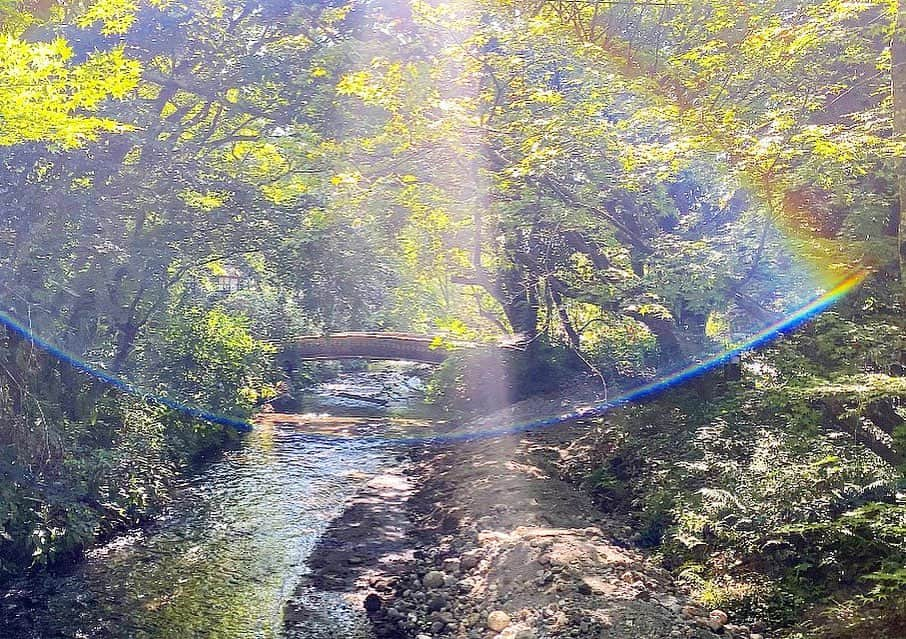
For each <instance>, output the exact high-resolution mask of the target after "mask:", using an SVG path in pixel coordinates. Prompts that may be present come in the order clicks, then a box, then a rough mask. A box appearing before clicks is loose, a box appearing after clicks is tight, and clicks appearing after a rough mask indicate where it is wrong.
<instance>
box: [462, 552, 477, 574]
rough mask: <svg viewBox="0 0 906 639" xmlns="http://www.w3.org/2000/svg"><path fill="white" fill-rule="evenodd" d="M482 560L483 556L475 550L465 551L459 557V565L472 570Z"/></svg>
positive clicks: (463, 568)
mask: <svg viewBox="0 0 906 639" xmlns="http://www.w3.org/2000/svg"><path fill="white" fill-rule="evenodd" d="M480 562H481V556H480V555H479V554H478V553H477V552H475V551H472V552H468V553H465V554H464V555H463V556H462V557H460V558H459V567H460V569H461V570H472V569H473V568H475V567H477V566H478V564H479V563H480Z"/></svg>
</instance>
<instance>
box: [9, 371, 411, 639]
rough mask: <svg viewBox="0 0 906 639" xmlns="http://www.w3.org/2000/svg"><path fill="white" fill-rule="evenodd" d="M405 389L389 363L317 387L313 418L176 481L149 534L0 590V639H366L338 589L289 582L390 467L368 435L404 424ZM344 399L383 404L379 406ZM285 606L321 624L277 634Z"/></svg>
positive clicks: (388, 455) (389, 443) (405, 380)
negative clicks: (334, 523)
mask: <svg viewBox="0 0 906 639" xmlns="http://www.w3.org/2000/svg"><path fill="white" fill-rule="evenodd" d="M388 389H390V392H389V394H388ZM418 391H419V384H418V380H417V378H415V377H411V376H409V375H408V373H407V372H406V371H405V369H402V368H400V367H393V366H384V367H381V368H378V369H376V370H374V369H369V371H366V372H362V373H350V374H345V375H343V376H342V377H340V378H339V379H337V380H335V381H333V382H332V383H330V384H324V385H322V386H320V387H318V388H317V389H316V390H315V393H314V394H313V396H312V398H311V399H310V400H309V402H308V405H307V406H306V411H309V410H312V411H317V412H310V413H308V414H306V415H298V416H292V417H288V418H287V421H274V422H273V423H271V422H268V424H267V425H262V426H260V427H258V428H256V429H255V430H254V431H253V432H252V433H251V434H249V435H248V436H247V437H245V438H244V439H243V441H242V443H241V445H240V446H238V447H237V448H235V449H232V450H228V451H226V452H224V453H223V454H222V455H220V456H219V457H218V458H217V459H215V460H214V461H212V462H208V463H207V464H205V465H204V466H203V467H201V468H200V469H199V470H197V471H196V472H195V473H193V474H191V475H189V476H187V477H186V478H185V479H184V480H183V481H182V483H181V484H180V485H179V486H178V487H177V490H176V491H175V493H174V496H173V499H172V501H171V502H170V503H169V504H168V506H167V507H166V508H165V510H164V512H163V514H162V515H161V516H160V517H159V518H158V519H156V520H155V521H154V522H153V523H151V524H150V525H148V526H146V527H143V528H141V529H137V530H133V531H129V532H127V533H125V534H123V535H121V536H119V537H117V538H115V539H113V540H112V541H110V542H108V543H106V544H104V545H102V546H99V547H96V548H94V549H91V550H90V551H88V552H87V553H86V556H85V558H84V560H82V561H80V562H79V563H77V564H76V565H74V566H71V567H69V568H67V569H66V570H64V571H61V572H59V573H57V574H43V575H40V576H37V577H32V578H29V579H25V580H21V581H20V582H17V583H14V584H13V585H12V587H11V589H9V590H7V591H6V592H5V593H0V638H2V639H57V638H60V639H62V638H67V639H70V638H71V639H107V638H110V639H114V638H115V639H125V638H135V639H189V638H194V637H198V638H201V637H204V638H210V639H215V638H216V639H245V638H256V639H257V638H261V639H271V638H274V639H278V638H279V639H283V638H286V637H290V636H291V637H293V638H297V637H301V638H307V637H311V638H322V637H323V638H324V639H326V638H328V637H344V638H347V637H348V638H350V639H357V638H360V637H361V638H367V637H369V636H370V635H369V631H368V624H367V619H366V618H365V616H364V611H362V610H361V609H360V608H359V607H357V606H353V605H352V604H350V603H348V602H347V601H346V600H345V599H344V598H343V597H342V594H341V593H335V592H324V591H317V590H314V589H312V588H307V587H305V586H301V587H300V584H302V583H303V581H304V578H305V576H306V575H307V574H308V572H309V568H308V566H307V563H306V560H307V559H308V558H309V556H310V555H311V553H312V549H313V548H314V547H315V544H316V542H317V541H318V539H319V537H320V536H321V535H323V534H324V532H325V530H326V529H327V527H328V525H329V523H330V522H331V520H333V519H335V518H336V517H338V516H339V515H340V514H341V513H342V512H343V511H344V508H345V506H346V504H348V502H349V501H350V499H351V498H352V497H353V496H354V495H355V494H356V493H357V492H358V491H359V490H361V489H362V487H363V486H365V484H367V483H368V481H369V480H371V479H373V478H374V477H376V476H378V475H380V474H381V473H382V472H385V471H388V470H390V469H392V468H393V467H394V465H395V464H398V462H397V461H396V456H397V455H398V454H399V453H400V450H401V445H400V444H398V443H394V442H393V440H392V439H385V438H383V437H379V436H377V435H382V434H383V433H385V432H386V431H387V430H388V429H390V430H394V429H396V430H399V431H400V432H403V431H405V429H407V428H410V427H413V426H416V425H417V422H414V421H412V420H407V419H398V418H396V417H392V416H391V415H393V414H394V411H395V410H398V409H400V408H405V406H406V405H407V404H409V403H410V402H411V401H412V400H413V398H416V397H417V395H418ZM344 392H348V393H355V394H361V395H365V396H374V397H383V398H388V399H389V400H390V401H389V405H388V407H387V408H380V409H378V408H376V407H375V405H373V404H372V405H368V404H367V403H364V402H358V401H355V400H350V399H347V398H343V397H338V394H342V393H344ZM322 425H323V426H324V428H323V429H320V428H319V427H320V426H322ZM319 430H321V432H320V433H319V432H316V431H319ZM328 431H329V432H330V433H331V434H339V435H341V436H338V437H324V436H323V433H324V432H328ZM342 435H355V436H342ZM361 435H366V436H365V437H362V436H361ZM368 435H375V436H373V437H371V436H368ZM299 599H302V600H301V601H300V600H299ZM290 604H292V605H294V606H296V607H308V608H311V609H317V610H329V611H330V614H329V615H327V617H328V618H329V622H328V623H326V624H325V622H324V620H323V618H324V616H322V615H319V617H320V620H319V621H318V623H317V624H316V625H315V626H314V627H289V628H284V609H285V607H286V606H288V605H290Z"/></svg>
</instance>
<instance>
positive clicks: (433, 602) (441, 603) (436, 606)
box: [428, 595, 447, 612]
mask: <svg viewBox="0 0 906 639" xmlns="http://www.w3.org/2000/svg"><path fill="white" fill-rule="evenodd" d="M446 605H447V598H446V597H444V596H443V595H434V596H433V597H431V598H430V599H429V600H428V612H438V611H440V610H442V609H443V608H444V607H445V606H446Z"/></svg>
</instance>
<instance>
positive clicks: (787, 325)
mask: <svg viewBox="0 0 906 639" xmlns="http://www.w3.org/2000/svg"><path fill="white" fill-rule="evenodd" d="M867 275H868V272H867V271H861V272H858V273H854V274H852V275H850V276H849V277H847V278H846V279H844V280H843V281H841V282H840V283H838V284H837V285H836V286H834V287H833V288H832V289H830V290H829V291H827V292H826V293H824V294H822V295H820V296H818V297H816V298H815V299H813V300H812V301H810V302H808V303H807V304H805V305H804V306H801V307H800V308H798V309H797V310H795V311H793V312H792V313H791V314H790V315H788V316H786V317H785V318H784V319H783V320H781V321H779V322H777V323H775V324H772V325H770V326H768V327H766V328H764V329H763V330H761V331H760V332H758V333H757V334H755V335H754V336H752V337H751V338H749V339H748V340H746V341H745V342H743V343H741V344H739V345H737V346H735V347H733V348H731V349H729V350H726V351H724V352H722V353H720V354H718V355H715V356H714V357H711V358H710V359H707V360H705V361H703V362H700V363H697V364H692V365H690V366H687V367H686V368H683V369H681V370H679V371H677V372H675V373H673V374H671V375H669V376H667V377H665V378H663V379H661V380H659V381H656V382H652V383H650V384H646V385H644V386H640V387H638V388H636V389H633V390H631V391H629V392H627V393H625V394H623V395H620V396H619V397H616V398H614V399H610V400H607V401H605V402H602V403H600V404H597V405H595V406H589V407H585V408H580V409H576V410H574V411H571V412H568V413H564V414H561V415H557V416H555V417H548V418H545V419H539V420H534V421H530V422H524V423H521V424H514V425H510V426H507V427H504V428H497V429H492V430H485V431H480V432H459V433H456V432H454V433H447V434H444V435H433V436H425V437H403V438H400V439H399V440H398V441H402V442H407V443H419V442H425V441H466V440H472V439H480V438H484V437H496V436H500V435H506V434H510V433H518V432H525V431H529V430H535V429H538V428H546V427H549V426H555V425H557V424H563V423H565V422H571V421H576V420H579V419H588V418H591V417H598V416H600V415H603V414H604V413H606V412H608V411H610V410H612V409H614V408H618V407H620V406H625V405H626V404H629V403H630V402H633V401H637V400H639V399H644V398H646V397H650V396H651V395H654V394H656V393H659V392H661V391H664V390H667V389H668V388H671V387H673V386H676V385H678V384H681V383H683V382H685V381H687V380H689V379H692V378H694V377H696V376H698V375H701V374H703V373H706V372H708V371H710V370H712V369H714V368H716V367H718V366H721V365H723V364H725V363H726V362H728V361H729V360H731V359H732V358H734V357H736V356H738V355H740V354H742V353H745V352H747V351H751V350H754V349H756V348H758V347H760V346H764V345H765V344H767V343H769V342H771V341H773V340H774V339H776V338H777V337H780V336H781V335H785V334H786V333H789V332H790V331H792V330H794V329H796V328H798V327H799V326H801V325H802V324H804V323H805V322H807V321H808V320H810V319H812V318H813V317H815V316H817V315H818V314H820V313H821V312H822V311H824V310H826V309H827V308H829V307H830V306H832V305H833V304H834V303H835V302H837V301H838V300H840V299H841V298H843V297H844V296H845V295H846V294H847V293H849V292H850V291H852V290H853V289H854V288H856V287H857V286H858V285H859V284H860V283H861V282H862V281H863V280H864V279H865V277H866V276H867ZM0 323H2V324H4V325H5V326H6V327H7V328H9V329H10V330H12V331H14V332H15V333H17V334H19V335H21V336H22V337H24V338H25V339H27V340H28V341H29V342H31V343H32V344H34V345H35V346H37V347H38V348H40V349H42V350H44V351H46V352H47V353H49V354H51V355H53V356H54V357H57V358H58V359H60V360H62V361H64V362H66V363H67V364H69V365H71V366H73V367H74V368H76V369H78V370H80V371H82V372H84V373H87V374H89V375H92V376H93V377H95V378H97V379H99V380H101V381H103V382H105V383H108V384H110V385H112V386H114V387H115V388H118V389H120V390H122V391H123V392H126V393H130V394H132V395H136V396H140V397H142V398H144V399H145V400H147V401H149V402H152V403H157V404H160V405H162V406H166V407H167V408H171V409H173V410H177V411H179V412H181V413H183V414H184V415H187V416H188V417H191V418H195V419H203V420H206V421H209V422H212V423H214V424H219V425H222V426H230V427H232V428H235V429H237V430H240V431H243V432H249V431H251V430H252V425H251V424H250V423H249V422H248V421H246V420H243V419H237V418H235V417H228V416H226V415H221V414H217V413H214V412H211V411H208V410H205V409H202V408H199V407H197V406H192V405H189V404H185V403H182V402H179V401H177V400H175V399H172V398H169V397H166V396H153V395H150V394H148V393H144V392H142V391H141V390H140V389H139V388H138V387H137V386H135V385H134V384H131V383H129V382H127V381H125V380H123V379H121V378H120V377H117V376H116V375H113V374H112V373H108V372H107V371H104V370H102V369H100V368H98V367H97V366H93V365H91V364H89V363H87V362H84V361H82V360H80V359H78V358H77V357H75V356H73V355H71V354H69V353H67V352H66V351H64V350H62V349H60V348H58V347H57V346H54V345H53V344H51V343H50V342H48V341H46V340H44V339H41V338H40V337H38V336H37V335H35V334H34V333H33V332H32V331H30V330H29V329H27V328H26V327H25V326H23V325H22V324H20V323H19V322H17V321H16V320H14V319H13V318H12V317H10V316H9V315H6V314H5V313H2V312H0ZM312 436H314V437H318V438H327V439H334V438H337V436H335V435H325V434H313V435H312ZM364 439H376V440H383V438H381V437H378V436H366V437H364Z"/></svg>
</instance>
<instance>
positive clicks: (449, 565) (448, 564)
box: [443, 557, 461, 573]
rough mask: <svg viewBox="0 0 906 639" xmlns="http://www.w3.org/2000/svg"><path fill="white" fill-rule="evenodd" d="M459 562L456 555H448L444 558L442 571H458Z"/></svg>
mask: <svg viewBox="0 0 906 639" xmlns="http://www.w3.org/2000/svg"><path fill="white" fill-rule="evenodd" d="M460 564H461V562H460V560H459V559H457V558H456V557H450V558H449V559H444V563H443V568H444V572H449V573H457V572H459V566H460Z"/></svg>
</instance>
